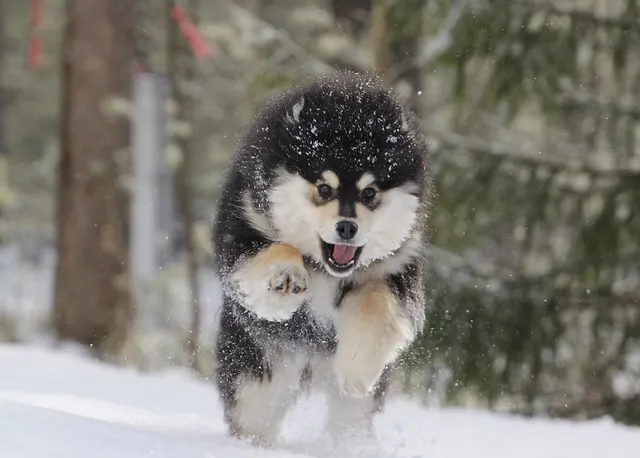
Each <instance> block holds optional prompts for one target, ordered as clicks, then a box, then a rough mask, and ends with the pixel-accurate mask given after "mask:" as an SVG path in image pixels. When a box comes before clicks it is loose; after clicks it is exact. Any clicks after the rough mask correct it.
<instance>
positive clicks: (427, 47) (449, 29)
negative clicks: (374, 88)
mask: <svg viewBox="0 0 640 458" xmlns="http://www.w3.org/2000/svg"><path fill="white" fill-rule="evenodd" d="M466 6H467V0H456V1H455V3H454V4H453V5H452V6H451V8H450V9H449V12H448V13H447V16H446V17H445V18H444V19H443V21H442V23H441V24H440V28H439V29H438V32H437V33H436V35H435V37H434V38H431V39H429V40H428V41H427V42H426V44H424V46H423V48H422V51H421V52H420V54H419V55H418V56H416V57H415V58H414V59H412V60H408V61H405V62H403V64H401V65H396V66H395V68H393V69H392V71H391V74H392V78H393V79H395V78H396V77H397V75H401V74H403V73H404V72H406V71H408V70H411V69H413V68H421V67H424V66H425V65H428V64H430V63H431V62H433V61H435V60H436V59H438V58H439V57H440V56H441V55H442V54H443V53H445V52H446V51H447V50H448V49H449V48H450V47H451V45H452V43H453V37H452V33H453V29H455V27H456V26H457V25H458V23H459V22H460V19H461V18H462V16H463V12H464V9H465V8H466Z"/></svg>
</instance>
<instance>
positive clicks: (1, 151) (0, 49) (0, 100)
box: [0, 0, 10, 245]
mask: <svg viewBox="0 0 640 458" xmlns="http://www.w3.org/2000/svg"><path fill="white" fill-rule="evenodd" d="M4 8H5V5H4V2H3V0H0V245H2V243H3V241H4V231H3V229H4V224H2V223H4V222H3V221H1V219H2V218H4V216H5V215H4V214H5V207H6V206H7V204H8V203H9V200H10V193H9V183H8V179H9V177H8V170H7V169H8V167H9V164H8V160H7V155H8V151H7V148H6V138H5V129H4V126H5V124H4V123H5V103H6V101H5V88H4V78H3V76H4V75H3V71H4V68H5V67H4V58H5V52H6V40H7V37H6V34H5V27H4V26H5V23H4V21H5V20H6V19H5V18H6V17H7V16H6V14H5V11H4Z"/></svg>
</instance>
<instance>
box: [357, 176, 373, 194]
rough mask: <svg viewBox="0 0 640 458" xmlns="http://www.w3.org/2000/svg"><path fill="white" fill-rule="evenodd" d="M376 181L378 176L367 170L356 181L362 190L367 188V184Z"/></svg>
mask: <svg viewBox="0 0 640 458" xmlns="http://www.w3.org/2000/svg"><path fill="white" fill-rule="evenodd" d="M375 181H376V177H375V176H373V174H371V173H369V172H366V173H365V174H363V175H362V176H361V177H360V179H359V180H358V182H357V183H356V187H357V188H358V189H359V190H361V191H362V190H363V189H364V188H366V187H367V186H369V185H370V184H372V183H373V182H375Z"/></svg>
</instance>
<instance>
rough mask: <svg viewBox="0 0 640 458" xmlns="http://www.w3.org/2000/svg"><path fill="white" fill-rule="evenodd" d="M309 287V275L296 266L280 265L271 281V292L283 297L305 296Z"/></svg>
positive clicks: (302, 268)
mask: <svg viewBox="0 0 640 458" xmlns="http://www.w3.org/2000/svg"><path fill="white" fill-rule="evenodd" d="M308 285H309V274H308V273H307V271H306V270H305V269H304V267H300V266H298V265H296V264H293V263H291V264H283V265H279V266H278V267H277V268H276V270H275V273H274V274H273V276H272V277H271V279H270V280H269V290H270V291H275V292H276V293H278V294H281V295H282V296H289V295H292V296H295V295H298V294H304V293H306V291H307V288H308Z"/></svg>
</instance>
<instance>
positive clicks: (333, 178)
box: [322, 170, 340, 189]
mask: <svg viewBox="0 0 640 458" xmlns="http://www.w3.org/2000/svg"><path fill="white" fill-rule="evenodd" d="M322 179H323V180H324V182H325V183H327V184H328V185H329V186H331V187H332V188H333V189H338V188H339V187H340V178H338V175H336V174H335V172H332V171H331V170H327V171H326V172H323V173H322Z"/></svg>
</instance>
